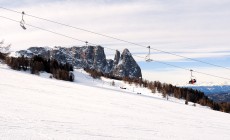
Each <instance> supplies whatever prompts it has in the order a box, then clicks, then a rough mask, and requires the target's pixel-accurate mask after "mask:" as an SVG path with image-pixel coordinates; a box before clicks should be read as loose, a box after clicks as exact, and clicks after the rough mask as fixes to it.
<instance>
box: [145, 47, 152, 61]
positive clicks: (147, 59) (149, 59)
mask: <svg viewBox="0 0 230 140" xmlns="http://www.w3.org/2000/svg"><path fill="white" fill-rule="evenodd" d="M147 48H148V49H149V53H148V54H147V55H146V57H145V61H146V62H151V61H153V60H152V59H151V58H150V46H148V47H147Z"/></svg>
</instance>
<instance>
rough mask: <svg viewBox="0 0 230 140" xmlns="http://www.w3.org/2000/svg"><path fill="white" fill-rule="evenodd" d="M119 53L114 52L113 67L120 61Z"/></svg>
mask: <svg viewBox="0 0 230 140" xmlns="http://www.w3.org/2000/svg"><path fill="white" fill-rule="evenodd" d="M120 55H121V54H120V52H119V51H118V50H116V53H115V57H114V65H117V64H118V63H119V61H120Z"/></svg>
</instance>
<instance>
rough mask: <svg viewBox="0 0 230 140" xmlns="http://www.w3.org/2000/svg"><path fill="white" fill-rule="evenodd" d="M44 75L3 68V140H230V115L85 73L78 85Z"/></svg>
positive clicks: (0, 93)
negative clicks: (115, 84)
mask: <svg viewBox="0 0 230 140" xmlns="http://www.w3.org/2000/svg"><path fill="white" fill-rule="evenodd" d="M44 75H45V74H44ZM44 75H43V76H44ZM82 75H84V74H82ZM44 77H45V76H44ZM44 77H39V76H36V75H30V74H27V73H23V72H18V71H13V70H9V69H8V68H6V67H5V66H0V139H1V140H16V139H17V140H77V139H81V140H88V139H93V140H94V139H95V140H103V139H106V140H107V139H109V140H110V139H111V140H113V139H114V140H139V139H143V140H185V139H186V140H204V139H208V140H216V139H220V140H229V139H230V133H229V132H230V115H229V114H226V113H222V112H217V111H213V110H210V109H208V108H206V107H200V106H196V107H194V106H187V105H184V101H183V103H181V102H179V101H178V102H176V101H172V100H169V101H167V100H165V99H163V98H161V97H155V96H147V95H144V94H141V95H139V94H134V93H132V92H131V91H128V90H127V91H126V90H122V89H119V88H116V87H110V86H109V85H106V84H103V85H100V86H97V84H93V82H92V79H89V80H88V82H87V78H85V81H83V82H80V80H79V79H80V77H81V75H80V74H79V79H77V77H76V82H74V83H71V82H65V81H60V80H54V79H49V78H44ZM83 77H84V76H83ZM83 77H81V78H83ZM95 83H96V82H95Z"/></svg>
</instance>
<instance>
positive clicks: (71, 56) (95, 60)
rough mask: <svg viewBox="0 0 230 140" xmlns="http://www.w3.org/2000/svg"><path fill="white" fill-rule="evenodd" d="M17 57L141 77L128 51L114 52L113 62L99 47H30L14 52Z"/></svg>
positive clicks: (139, 70) (137, 66)
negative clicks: (54, 60) (50, 60)
mask: <svg viewBox="0 0 230 140" xmlns="http://www.w3.org/2000/svg"><path fill="white" fill-rule="evenodd" d="M16 54H17V55H18V56H25V57H32V56H34V55H40V56H42V57H44V58H47V59H52V58H54V59H56V60H58V61H59V62H61V63H66V62H68V63H70V64H73V65H74V66H75V67H78V68H90V69H95V70H97V71H99V72H102V73H103V74H110V75H112V76H116V77H121V78H123V77H130V78H139V77H142V73H141V69H140V67H139V65H138V64H137V63H136V61H135V60H134V58H133V57H132V55H131V53H130V52H129V50H128V49H124V51H123V52H122V54H120V52H119V51H116V54H115V58H114V60H111V59H106V56H105V53H104V48H103V47H101V46H83V47H71V48H64V47H55V49H51V48H48V47H31V48H29V49H27V50H21V51H18V52H16Z"/></svg>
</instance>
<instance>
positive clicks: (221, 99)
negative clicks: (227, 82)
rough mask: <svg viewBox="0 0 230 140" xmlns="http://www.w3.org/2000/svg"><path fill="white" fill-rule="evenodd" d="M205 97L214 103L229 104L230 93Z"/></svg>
mask: <svg viewBox="0 0 230 140" xmlns="http://www.w3.org/2000/svg"><path fill="white" fill-rule="evenodd" d="M207 96H208V97H209V98H210V99H212V100H214V101H216V102H230V92H228V93H216V94H209V95H207Z"/></svg>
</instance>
